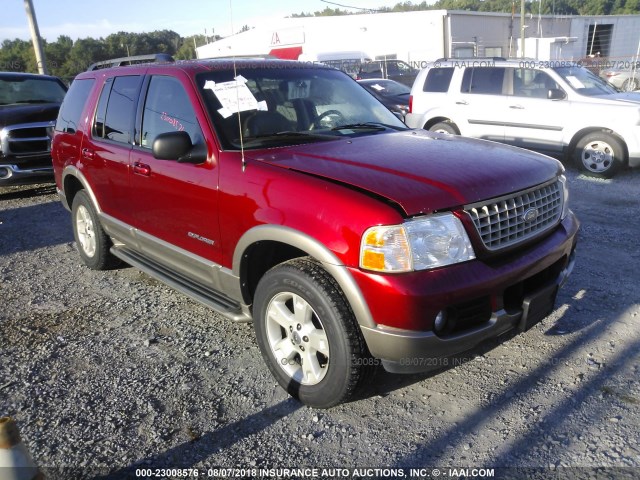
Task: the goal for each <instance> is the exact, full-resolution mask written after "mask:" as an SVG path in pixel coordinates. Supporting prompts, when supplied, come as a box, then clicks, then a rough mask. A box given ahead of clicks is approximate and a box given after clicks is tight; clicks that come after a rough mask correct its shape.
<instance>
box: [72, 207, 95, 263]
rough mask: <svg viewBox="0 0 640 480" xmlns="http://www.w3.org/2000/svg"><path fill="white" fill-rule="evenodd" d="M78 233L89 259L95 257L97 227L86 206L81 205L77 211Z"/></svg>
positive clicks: (79, 240) (81, 246)
mask: <svg viewBox="0 0 640 480" xmlns="http://www.w3.org/2000/svg"><path fill="white" fill-rule="evenodd" d="M76 232H77V234H78V243H79V244H80V248H81V249H82V251H83V252H84V254H85V255H86V256H87V257H93V256H94V255H95V253H96V233H95V226H94V224H93V220H92V218H91V215H90V214H89V210H87V208H86V207H85V206H84V205H80V206H79V207H78V209H77V211H76Z"/></svg>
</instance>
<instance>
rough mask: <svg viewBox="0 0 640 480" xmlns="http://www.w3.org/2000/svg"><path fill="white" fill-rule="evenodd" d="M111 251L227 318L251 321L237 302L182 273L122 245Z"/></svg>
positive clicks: (124, 260)
mask: <svg viewBox="0 0 640 480" xmlns="http://www.w3.org/2000/svg"><path fill="white" fill-rule="evenodd" d="M111 253H112V254H113V255H114V256H116V257H118V258H119V259H120V260H122V261H123V262H126V263H128V264H129V265H131V266H132V267H135V268H137V269H138V270H141V271H143V272H144V273H146V274H147V275H149V276H151V277H153V278H155V279H157V280H160V281H161V282H162V283H165V284H167V285H169V286H170V287H172V288H174V289H176V290H178V291H179V292H182V293H184V294H185V295H187V296H189V297H191V298H193V299H194V300H196V301H198V302H200V303H202V304H203V305H206V306H207V307H209V308H211V309H213V310H215V311H216V312H217V313H219V314H220V315H222V316H223V317H225V318H228V319H229V320H233V321H234V322H251V316H250V315H249V314H248V313H246V312H244V311H243V310H242V307H241V305H240V304H239V303H238V302H235V301H234V300H232V299H230V298H229V297H227V296H225V295H222V294H221V293H219V292H217V291H215V290H212V289H210V288H207V287H203V286H202V285H199V284H198V283H196V282H194V281H193V280H191V279H189V278H187V277H185V276H184V275H181V274H180V273H177V272H175V271H173V270H170V269H168V268H167V267H164V266H163V265H160V264H159V263H157V262H154V261H153V260H150V259H148V258H147V257H144V256H142V255H139V254H137V253H134V252H132V251H131V250H127V249H125V248H123V247H119V246H113V247H111Z"/></svg>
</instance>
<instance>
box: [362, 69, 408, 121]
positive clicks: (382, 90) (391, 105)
mask: <svg viewBox="0 0 640 480" xmlns="http://www.w3.org/2000/svg"><path fill="white" fill-rule="evenodd" d="M358 83H359V84H360V85H362V86H363V87H364V88H365V89H367V91H368V92H369V93H371V95H373V96H374V97H376V98H377V99H378V100H380V102H382V104H383V105H384V106H385V107H387V108H388V109H389V110H391V111H392V112H395V113H398V114H400V115H401V116H402V118H403V119H404V117H405V115H406V114H407V113H408V112H409V95H410V94H411V89H410V88H409V87H407V86H406V85H404V84H402V83H398V82H396V81H395V80H385V79H383V78H371V79H367V80H358Z"/></svg>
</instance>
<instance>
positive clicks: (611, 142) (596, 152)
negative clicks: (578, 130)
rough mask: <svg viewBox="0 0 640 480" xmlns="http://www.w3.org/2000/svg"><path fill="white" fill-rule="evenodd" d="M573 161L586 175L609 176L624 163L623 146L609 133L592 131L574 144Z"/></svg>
mask: <svg viewBox="0 0 640 480" xmlns="http://www.w3.org/2000/svg"><path fill="white" fill-rule="evenodd" d="M574 161H575V163H576V165H577V166H578V168H581V169H582V170H583V171H584V172H585V173H587V174H588V175H592V176H596V177H602V178H611V177H613V176H614V175H615V174H616V172H617V171H618V170H619V169H620V168H622V166H623V165H624V147H623V145H622V142H620V140H618V139H617V138H616V137H614V136H613V135H611V134H609V133H606V132H592V133H589V134H587V135H585V136H584V137H582V138H581V139H580V140H579V141H578V143H577V144H576V148H575V150H574Z"/></svg>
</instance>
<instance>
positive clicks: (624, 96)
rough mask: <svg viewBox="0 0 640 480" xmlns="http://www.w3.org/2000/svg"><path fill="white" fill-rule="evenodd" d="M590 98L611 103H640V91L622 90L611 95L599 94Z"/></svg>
mask: <svg viewBox="0 0 640 480" xmlns="http://www.w3.org/2000/svg"><path fill="white" fill-rule="evenodd" d="M589 98H590V99H598V100H601V101H602V102H604V103H608V104H610V105H620V104H631V105H640V92H620V93H612V94H610V95H599V96H597V97H589Z"/></svg>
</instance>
